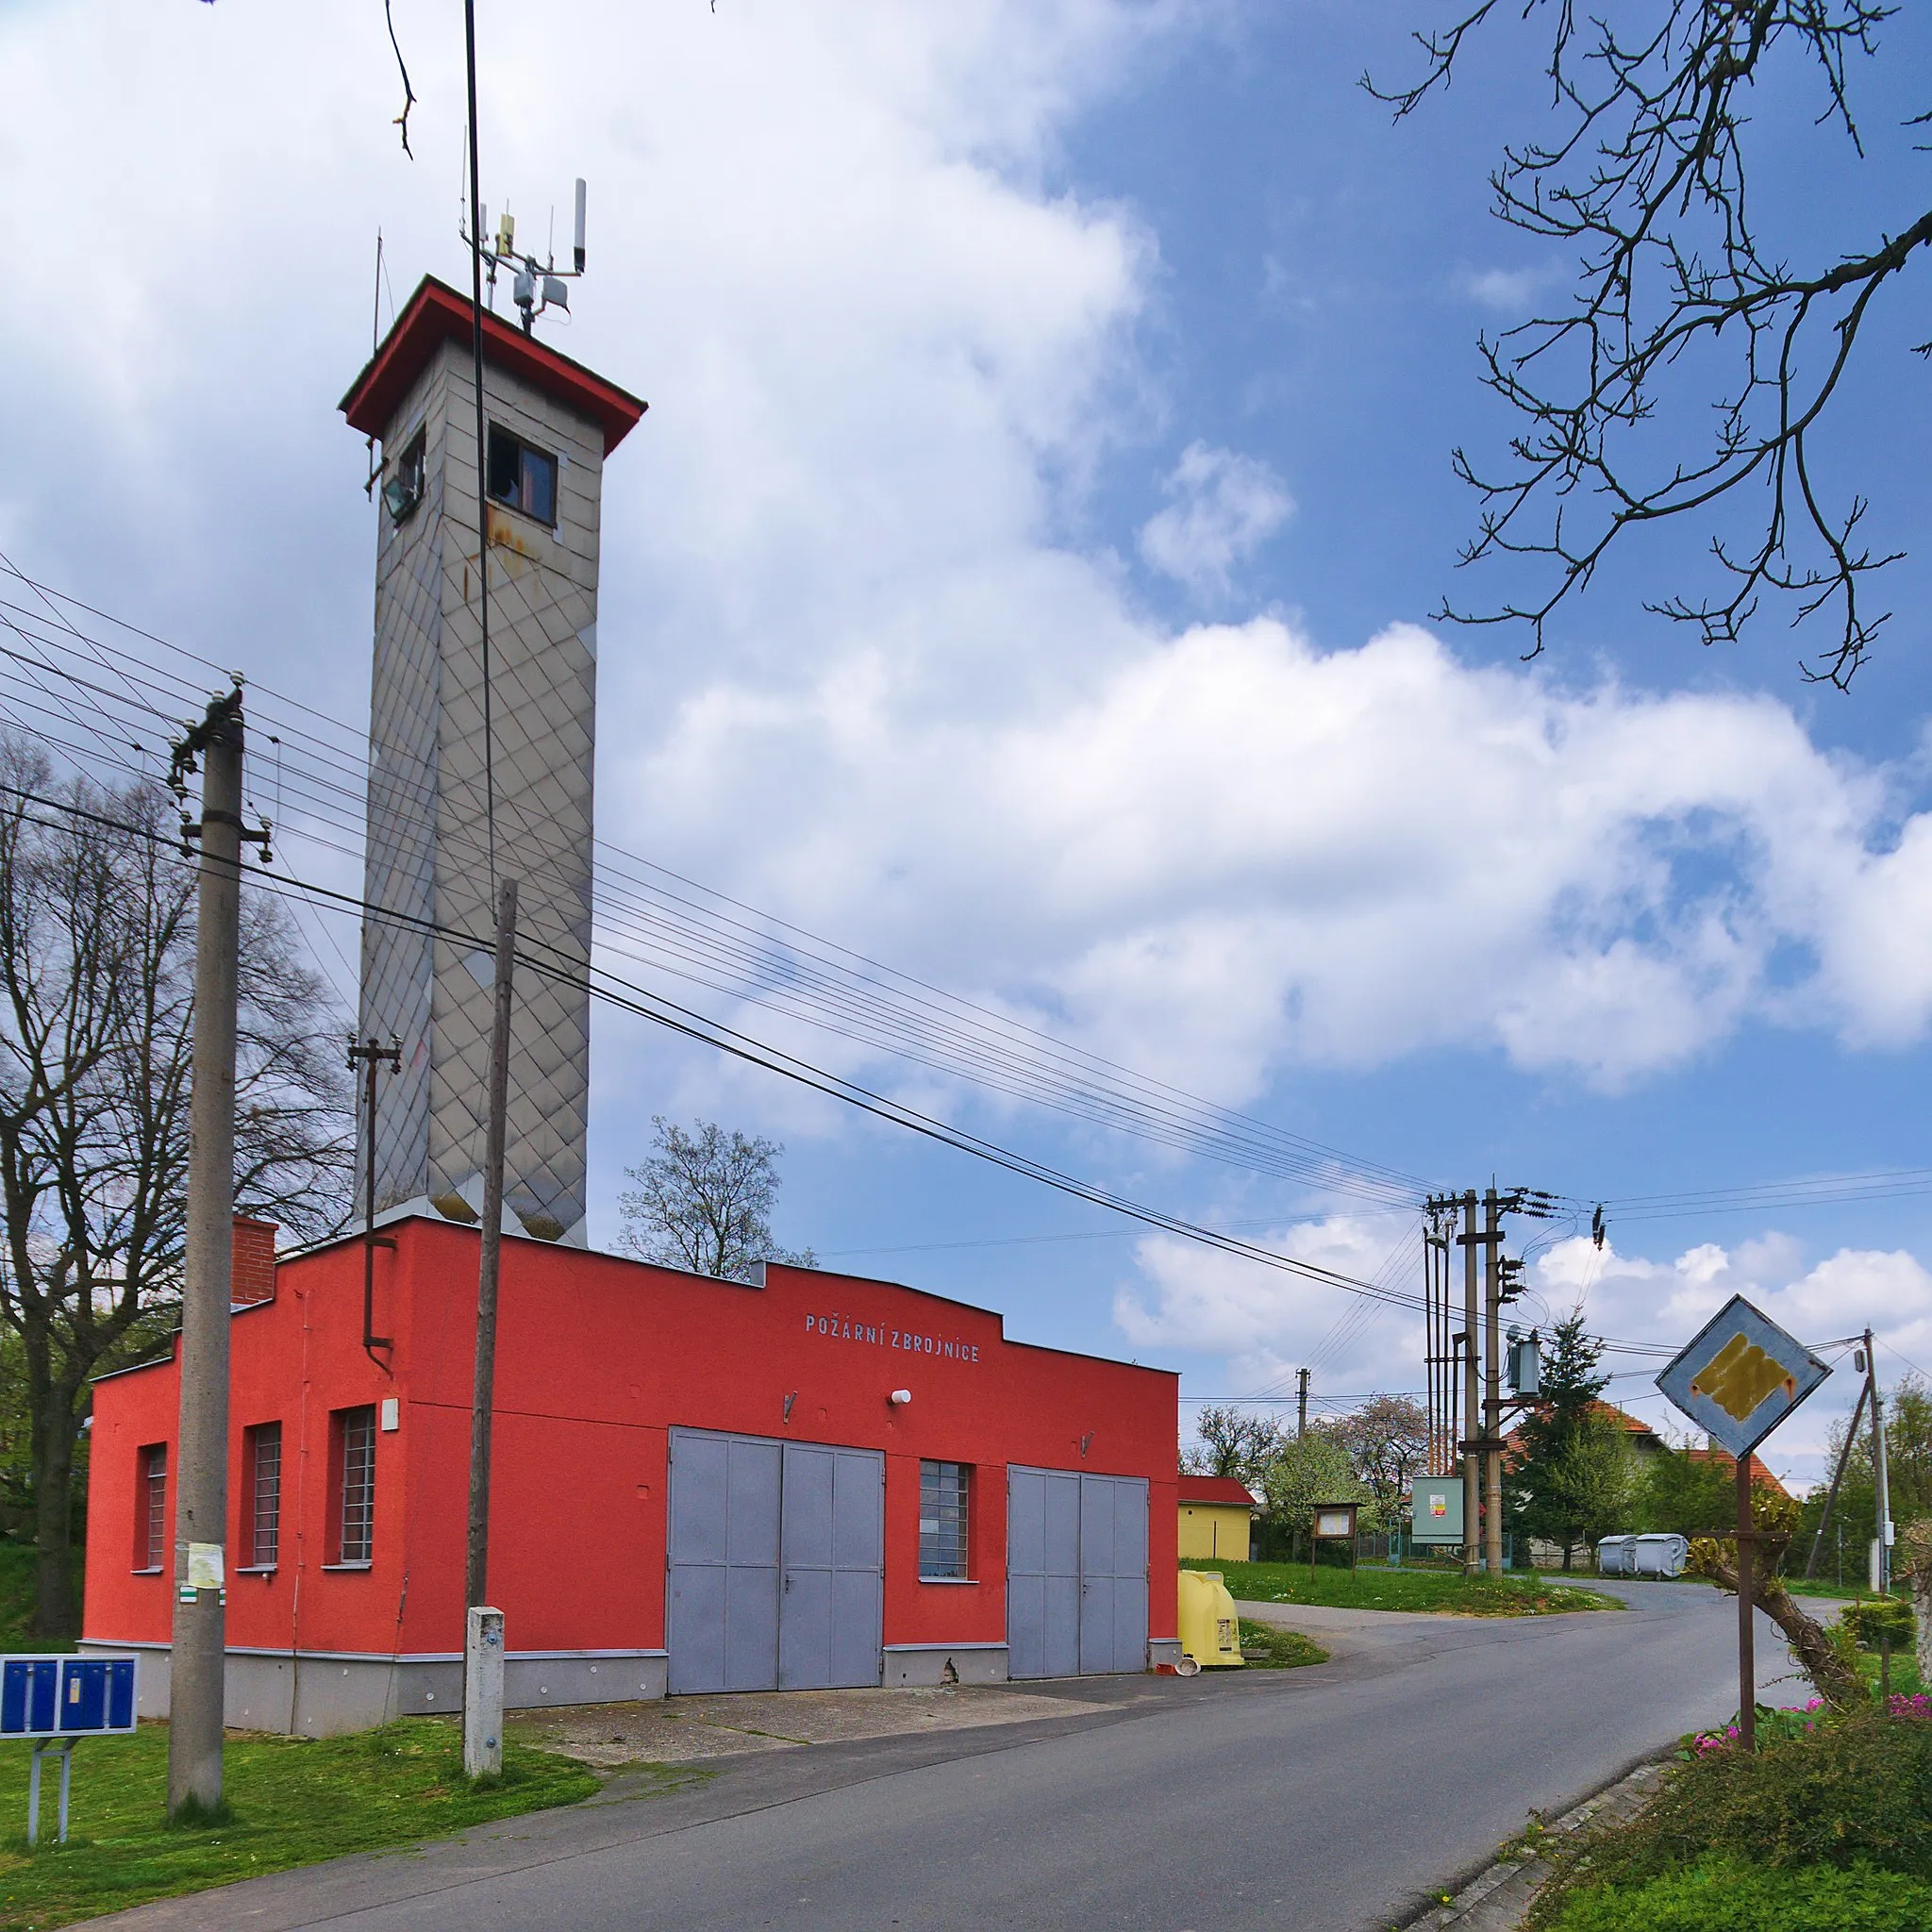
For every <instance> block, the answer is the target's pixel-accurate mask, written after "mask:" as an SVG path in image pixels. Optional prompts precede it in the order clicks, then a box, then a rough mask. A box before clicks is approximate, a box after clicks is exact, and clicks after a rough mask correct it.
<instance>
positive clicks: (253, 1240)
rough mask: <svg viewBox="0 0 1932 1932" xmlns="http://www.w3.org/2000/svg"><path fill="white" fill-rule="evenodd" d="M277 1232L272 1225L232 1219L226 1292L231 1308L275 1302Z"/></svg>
mask: <svg viewBox="0 0 1932 1932" xmlns="http://www.w3.org/2000/svg"><path fill="white" fill-rule="evenodd" d="M277 1232H278V1230H277V1227H276V1224H275V1223H274V1222H273V1221H257V1220H255V1219H254V1218H253V1217H252V1216H250V1215H246V1214H238V1215H236V1217H235V1246H234V1251H233V1256H234V1258H233V1261H232V1263H231V1266H232V1268H233V1275H232V1279H231V1283H230V1286H229V1289H228V1299H229V1301H230V1302H231V1303H232V1304H233V1305H234V1306H235V1307H242V1305H243V1304H244V1303H248V1302H272V1301H274V1300H275V1235H276V1233H277Z"/></svg>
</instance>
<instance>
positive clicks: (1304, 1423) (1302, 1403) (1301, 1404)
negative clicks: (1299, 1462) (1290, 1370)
mask: <svg viewBox="0 0 1932 1932" xmlns="http://www.w3.org/2000/svg"><path fill="white" fill-rule="evenodd" d="M1294 1378H1295V1382H1296V1384H1297V1393H1296V1395H1295V1424H1294V1439H1295V1441H1297V1442H1299V1441H1302V1440H1303V1439H1304V1438H1305V1437H1306V1436H1307V1433H1308V1372H1307V1370H1306V1369H1297V1370H1296V1371H1295V1372H1294Z"/></svg>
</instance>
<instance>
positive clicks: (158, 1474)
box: [134, 1442, 168, 1570]
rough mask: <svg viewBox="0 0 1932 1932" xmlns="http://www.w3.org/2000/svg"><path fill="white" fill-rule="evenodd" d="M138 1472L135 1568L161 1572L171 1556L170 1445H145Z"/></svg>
mask: <svg viewBox="0 0 1932 1932" xmlns="http://www.w3.org/2000/svg"><path fill="white" fill-rule="evenodd" d="M138 1468H139V1472H140V1476H141V1481H140V1484H139V1485H138V1487H137V1490H136V1494H135V1502H134V1567H135V1568H136V1569H137V1570H158V1569H159V1568H160V1567H161V1564H162V1562H163V1561H164V1560H165V1558H166V1557H167V1554H168V1445H167V1444H166V1443H165V1442H148V1443H145V1444H143V1445H142V1449H141V1451H140V1461H139V1464H138Z"/></svg>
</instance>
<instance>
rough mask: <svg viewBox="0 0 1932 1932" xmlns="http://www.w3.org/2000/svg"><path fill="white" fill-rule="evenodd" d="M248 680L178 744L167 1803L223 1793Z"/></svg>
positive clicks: (171, 1806) (211, 1802) (217, 1798)
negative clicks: (178, 1043)
mask: <svg viewBox="0 0 1932 1932" xmlns="http://www.w3.org/2000/svg"><path fill="white" fill-rule="evenodd" d="M196 758H200V760H201V767H202V780H201V823H200V824H183V826H182V828H181V830H182V837H183V838H184V839H188V838H194V837H198V838H199V839H200V841H201V870H200V878H199V880H198V882H197V886H196V898H195V929H194V1041H193V1046H192V1062H191V1064H192V1088H191V1091H190V1096H189V1113H188V1134H189V1140H188V1225H187V1241H186V1252H185V1254H184V1257H183V1266H182V1284H181V1353H180V1384H181V1413H180V1425H179V1428H178V1430H177V1431H176V1435H175V1563H174V1577H175V1604H174V1613H175V1615H174V1631H173V1637H174V1642H173V1645H172V1649H171V1655H170V1658H169V1713H170V1721H169V1725H168V1813H169V1816H170V1817H174V1816H176V1815H178V1814H179V1813H180V1811H181V1810H182V1808H183V1807H188V1806H196V1807H200V1808H201V1809H203V1810H205V1811H211V1810H213V1809H214V1808H215V1807H217V1806H218V1805H219V1804H220V1803H221V1802H222V1721H223V1716H224V1693H225V1685H224V1681H223V1679H224V1674H225V1669H226V1662H227V1644H226V1623H227V1618H226V1612H225V1607H224V1605H225V1588H224V1585H225V1567H224V1562H223V1543H224V1541H225V1537H226V1524H227V1515H228V1309H229V1306H230V1299H231V1291H232V1288H233V1282H232V1279H231V1276H232V1273H233V1257H234V1240H235V1034H236V1006H237V979H238V974H239V964H238V962H239V956H240V953H241V942H242V839H243V838H244V837H254V838H257V839H261V838H264V837H265V835H264V834H261V833H255V834H247V833H244V831H243V829H242V693H241V691H240V690H239V689H237V690H235V691H230V692H229V693H228V694H227V696H226V697H222V698H215V699H213V700H212V701H211V702H210V703H209V705H208V714H207V716H206V717H204V718H203V720H202V722H201V723H200V724H197V725H195V726H194V727H193V728H192V730H191V731H190V732H189V733H188V734H187V736H186V737H185V738H183V739H182V740H181V741H180V742H179V743H178V744H177V745H176V746H175V768H174V770H175V784H176V786H177V787H179V786H180V784H181V782H182V780H183V779H184V778H185V777H186V775H187V774H189V773H190V772H192V771H193V770H194V761H195V759H196Z"/></svg>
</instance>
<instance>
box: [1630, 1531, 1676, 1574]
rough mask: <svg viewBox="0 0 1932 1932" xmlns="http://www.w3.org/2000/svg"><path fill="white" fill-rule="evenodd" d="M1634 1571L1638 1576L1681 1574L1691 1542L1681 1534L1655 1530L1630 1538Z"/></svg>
mask: <svg viewBox="0 0 1932 1932" xmlns="http://www.w3.org/2000/svg"><path fill="white" fill-rule="evenodd" d="M1629 1541H1630V1542H1631V1544H1632V1546H1633V1547H1632V1553H1631V1557H1632V1561H1631V1568H1632V1573H1633V1574H1636V1575H1638V1576H1681V1575H1683V1574H1684V1565H1685V1563H1686V1562H1687V1561H1688V1560H1689V1558H1690V1555H1691V1545H1690V1542H1689V1541H1687V1540H1686V1539H1685V1538H1683V1537H1681V1536H1675V1535H1668V1534H1664V1533H1661V1532H1654V1533H1652V1534H1651V1535H1648V1536H1634V1537H1632V1538H1630V1540H1629Z"/></svg>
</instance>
